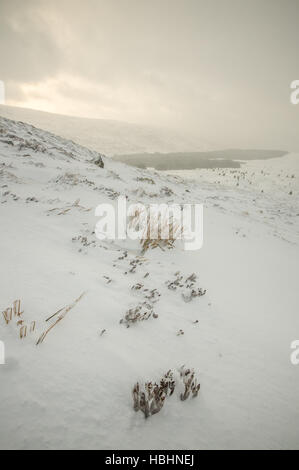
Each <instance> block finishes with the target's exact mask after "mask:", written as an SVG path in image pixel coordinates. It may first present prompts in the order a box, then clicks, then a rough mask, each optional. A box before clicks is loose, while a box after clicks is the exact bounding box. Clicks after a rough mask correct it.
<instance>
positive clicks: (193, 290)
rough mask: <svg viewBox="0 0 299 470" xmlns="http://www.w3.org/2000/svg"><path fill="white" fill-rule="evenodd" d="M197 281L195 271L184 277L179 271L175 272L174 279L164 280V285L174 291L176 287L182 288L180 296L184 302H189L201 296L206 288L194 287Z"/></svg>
mask: <svg viewBox="0 0 299 470" xmlns="http://www.w3.org/2000/svg"><path fill="white" fill-rule="evenodd" d="M196 282H197V276H196V274H195V273H193V274H191V275H190V276H188V277H186V278H184V276H183V275H182V274H181V272H180V271H178V272H176V273H175V279H174V280H172V281H166V285H167V287H168V289H169V290H173V291H176V290H178V289H181V290H183V292H182V297H183V299H184V301H185V302H191V300H192V299H194V298H196V297H202V296H204V295H205V294H206V292H207V291H206V290H205V289H202V288H198V287H195V284H196Z"/></svg>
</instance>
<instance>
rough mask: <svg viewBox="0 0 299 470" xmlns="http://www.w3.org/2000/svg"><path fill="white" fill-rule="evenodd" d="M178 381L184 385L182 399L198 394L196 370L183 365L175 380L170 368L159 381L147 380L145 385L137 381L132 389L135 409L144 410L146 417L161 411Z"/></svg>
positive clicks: (180, 395)
mask: <svg viewBox="0 0 299 470" xmlns="http://www.w3.org/2000/svg"><path fill="white" fill-rule="evenodd" d="M178 382H181V383H182V386H183V391H182V392H181V393H180V394H179V397H180V400H181V401H186V400H188V398H190V397H192V398H196V397H197V396H198V394H199V390H200V384H199V383H198V379H197V378H196V377H195V372H194V370H193V369H187V368H186V367H185V366H182V367H181V368H180V369H179V376H178V379H177V380H175V377H174V372H173V371H172V370H169V371H168V372H167V373H166V374H165V375H163V377H162V378H161V379H160V381H159V382H158V383H157V382H154V383H153V382H145V384H144V385H140V384H139V382H137V383H136V384H135V385H134V387H133V390H132V395H133V408H134V410H135V411H136V412H138V411H142V413H143V414H144V417H145V418H149V417H150V416H152V415H154V414H157V413H159V412H160V411H161V410H162V408H163V406H164V404H165V401H166V399H167V398H168V397H171V396H172V395H173V394H174V392H175V389H176V387H177V385H178Z"/></svg>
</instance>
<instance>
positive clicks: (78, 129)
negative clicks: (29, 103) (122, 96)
mask: <svg viewBox="0 0 299 470" xmlns="http://www.w3.org/2000/svg"><path fill="white" fill-rule="evenodd" d="M0 116H3V117H5V118H8V119H13V120H16V121H24V122H26V123H29V124H32V125H34V126H36V127H39V128H41V129H44V130H46V131H50V132H53V133H55V134H58V135H61V136H63V137H65V138H66V139H71V140H73V141H74V142H77V143H78V144H81V145H85V146H86V147H88V148H90V149H93V150H96V151H97V152H103V153H104V154H105V155H107V156H109V157H110V156H113V155H115V154H124V153H139V152H179V151H186V150H187V151H188V150H189V151H191V150H201V149H202V150H204V149H206V148H207V144H206V143H203V142H202V140H200V139H195V138H194V137H188V138H187V137H186V136H185V135H180V133H178V132H177V131H176V132H174V131H170V130H167V129H160V128H155V127H149V126H143V125H138V124H131V123H126V122H120V121H111V120H105V119H86V118H78V117H72V116H63V115H60V114H53V113H46V112H43V111H36V110H33V109H27V108H19V107H14V106H4V105H0Z"/></svg>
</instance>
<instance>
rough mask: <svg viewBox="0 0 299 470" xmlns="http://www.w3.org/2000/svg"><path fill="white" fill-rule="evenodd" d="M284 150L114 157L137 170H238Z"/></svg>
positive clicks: (137, 154)
mask: <svg viewBox="0 0 299 470" xmlns="http://www.w3.org/2000/svg"><path fill="white" fill-rule="evenodd" d="M287 153H288V152H287V151H284V150H256V149H254V150H244V149H227V150H215V151H211V152H179V153H136V154H130V155H115V156H114V157H113V158H114V159H115V160H118V161H121V162H123V163H126V164H128V165H131V166H136V167H138V168H154V169H155V170H194V169H199V168H240V167H241V165H242V163H243V161H248V160H267V159H270V158H279V157H282V156H284V155H286V154H287Z"/></svg>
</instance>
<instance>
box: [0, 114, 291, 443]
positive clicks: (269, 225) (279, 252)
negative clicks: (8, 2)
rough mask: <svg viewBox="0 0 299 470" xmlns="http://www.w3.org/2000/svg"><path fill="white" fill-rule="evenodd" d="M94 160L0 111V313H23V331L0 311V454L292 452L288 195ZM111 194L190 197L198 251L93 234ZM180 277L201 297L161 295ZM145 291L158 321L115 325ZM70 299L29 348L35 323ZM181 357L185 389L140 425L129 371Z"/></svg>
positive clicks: (142, 371)
mask: <svg viewBox="0 0 299 470" xmlns="http://www.w3.org/2000/svg"><path fill="white" fill-rule="evenodd" d="M33 140H34V143H33V144H32V142H33ZM97 157H98V155H96V154H95V153H93V152H90V151H89V150H86V149H84V148H82V147H77V146H76V145H74V144H72V143H71V142H67V141H65V140H63V139H60V138H58V137H54V136H51V135H50V134H48V133H46V132H43V131H38V130H36V129H35V128H33V127H31V126H29V125H25V124H21V123H15V122H12V121H9V120H6V119H4V118H1V119H0V178H1V179H0V190H1V194H0V220H1V231H0V250H1V263H0V279H1V284H0V286H1V287H0V288H1V297H0V303H1V305H0V311H2V310H5V309H6V308H7V307H10V306H11V305H12V302H13V301H14V300H16V299H21V308H22V310H24V313H23V315H22V318H23V319H24V321H25V322H26V324H27V325H28V327H29V325H32V322H34V321H35V322H36V325H35V331H34V332H32V333H30V332H29V331H28V335H27V337H26V338H25V339H23V340H21V339H19V336H18V335H19V330H20V327H21V326H22V325H19V326H17V325H16V321H15V319H13V321H11V322H10V323H9V324H8V325H6V323H5V321H4V318H3V317H1V319H0V340H2V341H4V342H5V346H6V365H4V366H2V365H0V448H19V449H20V448H21V449H23V448H25V449H29V448H43V449H49V448H50V449H53V448H58V449H62V448H69V449H74V448H84V449H88V448H102V449H112V448H130V449H132V448H135V449H139V448H152V449H158V448H161V449H167V448H170V449H189V448H196V449H207V448H226V449H227V448H253V447H256V448H298V447H299V446H298V425H299V410H298V407H297V406H296V404H297V399H298V392H299V368H296V367H295V366H293V365H291V363H290V353H291V350H290V343H291V342H292V341H293V340H294V339H297V337H298V334H299V316H298V288H297V283H298V281H297V279H298V217H297V215H298V214H296V209H295V208H296V207H298V206H297V203H298V194H297V193H296V194H295V193H294V194H293V199H291V196H289V199H285V200H281V199H280V198H279V197H277V198H276V196H275V194H274V193H273V194H271V193H270V191H269V193H268V194H267V193H266V194H262V193H260V192H259V194H258V195H257V193H256V191H255V190H252V188H251V187H248V188H247V187H246V188H243V189H242V190H239V189H238V188H236V187H225V186H224V185H223V186H222V185H220V184H219V185H215V184H214V183H212V182H207V181H202V182H201V183H200V184H199V183H198V182H196V181H185V180H184V179H183V178H180V177H177V176H168V175H166V174H159V173H156V172H147V171H143V170H139V169H135V168H133V167H126V166H125V165H124V164H122V163H118V162H115V161H112V160H110V159H107V158H105V157H103V162H104V165H105V166H104V168H100V167H98V166H97V165H95V164H94V161H95V160H96V159H97ZM144 178H150V179H152V181H150V180H147V179H144ZM219 178H220V176H219ZM295 178H296V177H295ZM166 188H167V189H166ZM119 194H121V195H126V196H127V198H128V201H132V202H136V201H140V202H157V201H159V202H180V203H184V202H186V203H187V202H190V203H196V202H198V203H204V206H205V214H204V221H205V234H204V247H203V249H202V250H200V251H198V252H194V251H191V252H184V251H182V250H181V248H180V246H179V245H178V246H176V247H175V248H174V249H173V250H169V251H168V250H166V251H161V250H152V251H148V252H146V254H145V255H144V256H141V253H140V250H139V249H138V246H137V245H134V246H129V244H128V246H127V247H126V245H125V243H126V242H122V245H121V244H120V243H118V242H112V241H111V242H100V241H99V240H97V238H96V237H95V234H94V229H95V224H96V222H97V218H96V217H95V215H94V209H95V207H96V206H97V205H98V204H100V203H103V202H112V203H115V201H116V198H117V196H118V195H119ZM288 201H290V202H289V203H288ZM278 211H280V212H278ZM178 271H180V272H181V273H182V275H183V276H184V278H186V277H188V276H190V275H191V274H192V273H195V274H196V275H197V285H198V287H202V288H204V289H206V290H207V293H206V295H204V296H202V297H199V298H195V299H193V300H192V301H191V302H188V303H186V302H185V301H184V299H183V297H182V295H181V294H182V291H181V289H180V288H178V289H177V290H171V289H169V288H168V286H167V282H168V281H172V280H173V279H175V276H176V275H175V273H177V272H178ZM137 283H142V284H143V285H144V287H143V288H142V289H140V290H134V289H132V287H133V286H134V285H136V284H137ZM145 289H148V291H146V290H145ZM154 289H157V291H158V292H159V294H160V297H158V296H157V298H156V300H158V301H157V302H156V303H154V309H155V312H156V313H157V315H158V318H156V319H154V318H150V319H149V320H148V321H144V322H139V323H137V324H135V325H133V326H132V327H131V328H126V327H125V325H123V324H120V320H121V319H122V318H123V317H124V314H125V312H126V311H127V310H128V309H129V308H133V307H135V306H136V305H138V304H139V303H140V302H143V301H145V300H146V297H147V295H148V292H151V291H153V290H154ZM157 291H155V292H157ZM83 292H84V293H85V295H84V297H83V298H82V299H81V300H80V301H78V303H77V304H76V305H75V306H74V308H73V309H72V310H70V311H69V312H68V313H67V315H66V316H65V318H64V319H63V320H62V321H61V322H60V323H58V324H57V325H56V326H55V327H54V328H53V329H52V330H51V331H50V333H49V334H48V336H47V337H46V338H45V340H44V341H43V343H42V344H40V345H39V346H36V341H37V339H38V338H39V336H40V334H41V333H42V332H43V331H44V330H45V329H46V328H47V327H48V326H49V325H50V324H51V320H50V323H49V322H46V319H48V318H49V317H50V316H51V315H53V314H54V313H55V312H57V311H58V310H59V309H61V308H62V307H64V306H66V305H69V304H71V303H72V302H73V301H74V300H75V299H77V298H78V297H79V296H80V295H81V294H82V293H83ZM153 295H154V296H156V294H153ZM54 318H55V317H54ZM56 318H57V317H56ZM104 330H105V332H103V331H104ZM180 330H182V331H183V332H184V334H183V335H182V334H180V335H178V332H179V331H180ZM183 364H186V365H187V366H188V367H193V368H194V369H195V371H196V373H197V374H198V375H199V378H200V383H201V391H200V394H199V396H198V398H195V399H193V400H187V401H186V402H182V401H181V400H180V399H179V397H178V395H177V394H174V395H173V396H172V397H170V398H169V399H168V400H167V402H166V404H165V406H164V407H163V409H162V411H161V412H160V413H158V414H156V415H154V416H152V417H151V418H149V419H148V420H145V419H144V417H143V414H142V413H141V412H138V413H136V412H134V410H133V402H132V397H131V391H132V387H133V385H134V384H135V383H136V381H137V380H139V381H140V382H144V381H145V380H157V379H159V378H160V377H161V374H163V373H165V372H167V371H168V370H169V369H173V370H174V371H176V370H177V369H178V368H179V367H181V366H182V365H183Z"/></svg>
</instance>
